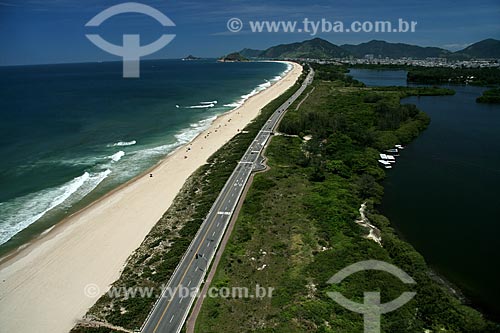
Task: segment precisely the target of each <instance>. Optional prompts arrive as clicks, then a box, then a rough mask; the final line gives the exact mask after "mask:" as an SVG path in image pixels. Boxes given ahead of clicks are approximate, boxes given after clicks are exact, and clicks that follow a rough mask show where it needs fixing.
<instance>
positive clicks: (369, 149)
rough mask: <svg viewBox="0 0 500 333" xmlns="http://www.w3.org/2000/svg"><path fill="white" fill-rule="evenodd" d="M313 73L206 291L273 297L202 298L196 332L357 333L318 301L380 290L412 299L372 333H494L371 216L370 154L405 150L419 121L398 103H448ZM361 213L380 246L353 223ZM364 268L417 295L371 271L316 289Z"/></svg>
mask: <svg viewBox="0 0 500 333" xmlns="http://www.w3.org/2000/svg"><path fill="white" fill-rule="evenodd" d="M314 67H315V70H316V73H317V75H316V79H315V81H314V83H313V85H314V89H311V90H310V91H311V94H310V95H309V97H308V98H307V99H306V100H304V101H303V102H302V104H301V105H300V107H299V108H298V110H296V107H297V105H298V103H299V102H300V100H299V101H297V102H296V103H295V105H292V106H291V107H290V108H289V110H290V111H288V112H287V114H286V115H285V117H284V119H283V121H282V122H281V124H280V127H279V130H280V131H281V132H282V133H283V134H287V135H277V136H275V137H274V138H273V139H272V141H271V143H270V145H269V147H268V148H267V151H266V156H267V157H268V165H269V167H270V169H269V170H268V171H266V172H263V173H259V174H257V175H255V178H254V181H253V184H252V186H251V188H250V190H249V192H248V194H247V197H246V199H245V202H244V204H243V206H242V209H241V211H240V214H239V217H238V219H237V221H236V224H235V228H234V230H233V232H232V234H231V238H230V240H229V242H228V244H227V246H226V249H225V251H224V253H223V255H222V258H221V261H220V263H219V266H218V268H217V271H216V274H215V277H214V279H213V281H212V283H211V286H212V287H217V288H221V287H229V288H232V287H247V288H249V289H250V291H252V290H254V289H255V287H256V285H260V286H262V287H273V288H275V291H274V293H273V297H271V298H263V299H256V298H206V299H205V300H204V303H203V306H202V309H201V312H200V315H199V316H198V319H197V323H196V332H199V333H209V332H214V333H219V332H274V333H277V332H283V333H293V332H332V333H333V332H345V333H355V332H362V331H363V318H362V315H360V314H357V313H354V312H351V311H349V310H347V309H344V308H343V307H341V306H339V305H337V304H336V303H335V302H334V301H333V300H332V299H330V298H329V297H328V295H327V292H329V291H337V292H341V293H342V294H343V295H344V296H345V297H347V298H349V299H351V300H353V301H355V302H359V303H362V302H363V292H365V291H380V292H381V295H382V300H381V301H382V303H385V302H388V301H391V300H393V299H395V298H397V297H398V296H399V295H401V293H402V292H404V291H415V292H417V295H416V296H415V298H414V299H413V300H411V301H410V302H408V303H407V304H406V305H404V306H403V307H401V308H399V309H398V310H396V311H394V312H391V313H388V314H385V315H383V317H382V331H383V332H498V329H499V327H498V326H496V325H495V324H493V323H491V322H489V321H487V320H486V319H484V318H483V316H482V315H481V314H480V313H479V312H477V311H476V310H474V309H472V308H470V307H468V306H466V305H463V304H461V303H460V301H459V300H458V299H456V298H455V297H454V296H453V295H452V294H451V292H450V291H449V289H448V288H447V287H446V286H444V285H442V284H440V283H439V282H438V280H435V279H434V278H433V275H432V274H431V273H430V271H429V269H428V267H427V265H426V263H425V261H424V259H423V257H422V256H421V255H420V254H419V253H418V252H416V251H415V249H414V248H413V247H412V246H411V245H410V244H408V243H406V242H404V241H402V240H401V239H400V238H399V237H398V236H397V235H396V233H395V231H394V229H393V228H392V227H391V224H390V222H389V221H388V219H387V218H385V217H384V216H382V215H381V214H380V213H379V212H378V211H377V205H378V204H379V203H380V201H381V199H382V196H383V187H382V186H381V185H380V181H381V180H382V179H383V178H384V177H385V172H384V170H383V169H381V168H380V167H379V166H378V162H377V159H378V154H379V152H380V151H383V150H385V149H389V148H392V147H394V145H395V144H402V145H405V144H408V143H410V142H411V141H412V140H413V139H415V138H416V137H417V136H418V135H419V133H421V132H422V131H423V130H425V128H426V127H427V125H428V124H429V121H430V119H429V117H428V116H427V115H426V114H424V113H423V112H421V111H419V110H418V109H417V108H416V107H415V106H414V105H408V104H401V103H400V99H401V98H403V97H406V96H411V95H422V96H423V95H438V94H452V93H453V92H452V91H450V90H448V89H434V88H404V87H386V88H366V87H364V85H363V84H362V83H360V82H357V81H355V80H353V79H352V78H350V77H348V76H346V75H345V72H346V68H345V67H341V66H333V65H314ZM363 203H366V214H367V217H368V219H369V221H370V223H371V224H373V225H375V226H376V227H377V228H378V229H379V230H380V231H381V236H382V246H380V245H379V244H377V243H376V242H374V241H372V240H369V239H367V238H366V235H367V230H366V229H364V228H363V227H361V226H359V225H358V224H356V223H355V220H356V219H357V218H359V209H360V206H361V205H362V204H363ZM369 259H376V260H382V261H386V262H389V263H392V264H394V265H396V266H398V267H399V268H401V269H403V270H404V271H406V272H407V273H408V274H409V275H410V276H412V277H413V278H414V279H415V280H416V282H417V284H416V285H405V284H403V283H402V282H400V281H399V280H398V279H397V278H395V277H394V276H392V275H390V274H388V273H385V272H380V271H369V272H359V273H356V274H353V275H351V276H350V277H348V278H347V279H345V280H344V281H343V282H342V283H341V284H338V285H331V284H328V283H327V281H328V280H329V278H330V277H331V276H333V275H334V274H335V273H336V272H338V271H339V270H341V269H342V268H345V267H347V266H348V265H351V264H354V263H356V262H359V261H362V260H369ZM426 330H427V331H426Z"/></svg>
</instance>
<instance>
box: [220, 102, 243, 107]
mask: <svg viewBox="0 0 500 333" xmlns="http://www.w3.org/2000/svg"><path fill="white" fill-rule="evenodd" d="M242 104H243V103H230V104H224V106H226V107H228V108H238V107H240V106H241V105H242Z"/></svg>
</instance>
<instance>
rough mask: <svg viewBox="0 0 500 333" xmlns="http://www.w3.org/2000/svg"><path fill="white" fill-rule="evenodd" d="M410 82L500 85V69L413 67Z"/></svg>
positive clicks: (409, 72) (410, 70)
mask: <svg viewBox="0 0 500 333" xmlns="http://www.w3.org/2000/svg"><path fill="white" fill-rule="evenodd" d="M407 80H408V82H412V83H423V84H442V83H451V84H466V83H467V84H473V85H479V86H486V85H497V84H500V68H448V67H411V68H409V69H408V76H407Z"/></svg>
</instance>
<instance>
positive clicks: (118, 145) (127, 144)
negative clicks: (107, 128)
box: [107, 140, 137, 147]
mask: <svg viewBox="0 0 500 333" xmlns="http://www.w3.org/2000/svg"><path fill="white" fill-rule="evenodd" d="M136 143H137V141H135V140H132V141H119V142H116V143H112V144H109V145H107V147H125V146H133V145H135V144H136Z"/></svg>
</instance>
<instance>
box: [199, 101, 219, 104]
mask: <svg viewBox="0 0 500 333" xmlns="http://www.w3.org/2000/svg"><path fill="white" fill-rule="evenodd" d="M200 104H217V101H210V102H200Z"/></svg>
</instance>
